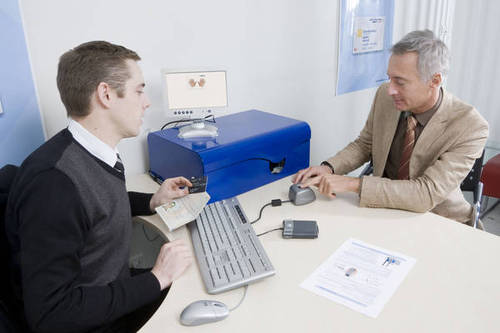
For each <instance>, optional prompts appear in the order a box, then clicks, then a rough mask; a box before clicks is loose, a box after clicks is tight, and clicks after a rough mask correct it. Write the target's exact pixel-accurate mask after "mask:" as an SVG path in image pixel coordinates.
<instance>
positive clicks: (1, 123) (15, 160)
mask: <svg viewBox="0 0 500 333" xmlns="http://www.w3.org/2000/svg"><path fill="white" fill-rule="evenodd" d="M0 100H1V102H2V106H3V111H4V112H3V113H2V114H0V167H2V166H3V165H5V164H7V163H10V164H16V165H19V164H21V162H22V161H23V160H24V159H25V158H26V157H27V156H28V155H29V154H30V153H31V152H32V151H33V150H35V149H36V148H37V147H38V146H39V145H41V144H42V143H43V142H44V141H45V138H44V134H43V129H42V122H41V118H40V111H39V108H38V103H37V98H36V93H35V86H34V83H33V77H32V74H31V67H30V63H29V58H28V50H27V48H26V40H25V38H24V30H23V25H22V20H21V14H20V11H19V3H18V0H1V1H0Z"/></svg>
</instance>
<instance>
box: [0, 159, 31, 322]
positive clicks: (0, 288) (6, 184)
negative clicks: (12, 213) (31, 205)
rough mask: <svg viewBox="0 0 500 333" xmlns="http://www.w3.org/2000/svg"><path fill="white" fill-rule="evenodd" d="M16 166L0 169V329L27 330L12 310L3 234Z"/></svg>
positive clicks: (5, 245)
mask: <svg viewBox="0 0 500 333" xmlns="http://www.w3.org/2000/svg"><path fill="white" fill-rule="evenodd" d="M17 170H18V167H17V166H14V165H10V164H9V165H6V166H4V167H3V168H1V169H0V265H2V267H6V268H7V271H3V272H2V273H1V274H0V331H1V332H27V331H28V330H27V325H26V323H25V322H24V320H22V319H21V315H20V314H17V313H16V312H15V311H14V310H13V303H14V295H13V294H12V288H11V283H10V267H9V265H10V255H9V246H8V243H7V235H6V234H5V211H6V208H7V199H8V195H9V190H10V187H11V185H12V183H13V181H14V178H15V176H16V174H17Z"/></svg>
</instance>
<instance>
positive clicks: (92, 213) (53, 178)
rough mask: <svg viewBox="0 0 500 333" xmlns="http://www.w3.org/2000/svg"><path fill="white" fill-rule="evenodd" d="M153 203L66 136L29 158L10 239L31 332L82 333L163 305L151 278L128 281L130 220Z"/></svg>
mask: <svg viewBox="0 0 500 333" xmlns="http://www.w3.org/2000/svg"><path fill="white" fill-rule="evenodd" d="M150 198H151V195H150V194H149V195H148V194H140V193H127V191H126V188H125V178H124V176H123V174H121V173H120V172H118V171H117V170H115V169H113V168H112V167H110V166H108V165H107V164H105V163H104V162H102V161H100V160H99V159H97V158H95V157H94V156H93V155H92V154H90V153H89V152H88V151H87V150H85V149H84V148H83V147H82V146H81V145H80V144H78V143H77V142H76V141H75V140H74V139H73V136H72V135H71V133H70V132H69V131H68V130H67V129H65V130H62V131H61V132H59V133H58V134H56V135H55V136H54V137H53V138H51V139H50V140H49V141H47V142H46V143H45V144H43V145H42V146H41V147H40V148H39V149H37V150H36V151H35V152H34V153H33V154H31V155H30V156H29V157H28V158H27V159H26V161H25V162H24V163H23V164H22V166H21V167H20V169H19V172H18V175H17V177H16V179H15V181H14V184H13V185H12V190H11V192H10V194H9V202H8V206H7V214H6V232H7V236H8V239H9V244H10V248H11V252H12V253H11V258H12V262H11V264H12V265H13V267H12V269H11V271H13V272H14V275H13V287H14V291H15V293H16V295H17V297H18V299H19V300H20V303H19V305H20V306H21V307H23V308H24V313H25V316H26V319H27V321H28V323H29V325H30V327H31V328H32V329H33V330H35V331H42V332H83V331H88V330H92V329H94V328H97V327H101V326H103V325H106V324H109V323H111V322H113V321H114V320H116V319H118V318H119V317H121V316H123V315H125V314H127V313H130V312H132V311H134V310H136V309H138V308H139V307H141V306H143V305H145V304H148V303H150V302H152V301H154V300H155V299H156V298H158V297H160V284H159V282H158V280H157V279H156V278H155V276H154V275H153V274H152V273H151V272H147V273H144V274H140V275H137V276H134V277H131V276H130V271H129V267H128V262H129V250H130V237H131V228H132V215H133V214H134V215H136V214H145V213H148V212H149V200H150Z"/></svg>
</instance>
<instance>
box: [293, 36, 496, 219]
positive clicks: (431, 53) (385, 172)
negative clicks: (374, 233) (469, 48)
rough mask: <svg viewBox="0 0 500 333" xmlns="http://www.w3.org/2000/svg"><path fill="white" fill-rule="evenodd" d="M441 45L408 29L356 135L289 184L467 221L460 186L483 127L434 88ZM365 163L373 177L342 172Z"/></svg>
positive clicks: (444, 57)
mask: <svg viewBox="0 0 500 333" xmlns="http://www.w3.org/2000/svg"><path fill="white" fill-rule="evenodd" d="M448 67H449V56H448V49H447V47H446V45H445V44H444V43H443V42H442V41H441V40H439V39H437V38H436V37H435V36H434V34H433V33H432V32H431V31H429V30H425V31H413V32H410V33H409V34H407V35H406V36H405V37H404V38H403V39H402V40H401V41H399V42H398V43H397V44H395V45H394V46H393V48H392V55H391V57H390V60H389V66H388V70H387V75H388V76H389V82H388V83H386V84H383V85H381V86H380V87H379V89H378V91H377V93H376V95H375V99H374V101H373V104H372V108H371V111H370V114H369V116H368V120H367V121H366V124H365V126H364V128H363V130H362V131H361V133H360V135H359V137H358V138H357V139H356V140H355V141H353V142H351V143H350V144H349V145H348V146H347V147H346V148H344V149H343V150H342V151H340V152H339V153H337V154H336V155H335V156H333V157H332V158H330V159H328V160H327V161H324V162H322V163H321V165H320V166H313V167H309V168H307V169H304V170H301V171H299V172H298V173H297V174H296V175H295V177H294V179H293V181H294V182H295V183H301V184H302V186H311V185H315V186H317V187H318V189H319V191H320V192H321V193H323V194H324V195H326V196H329V197H332V198H333V197H335V194H336V193H341V192H356V193H359V195H360V206H362V207H386V208H397V209H404V210H409V211H414V212H426V211H429V210H430V211H432V212H434V213H436V214H439V215H442V216H444V217H448V218H451V219H454V220H456V221H458V222H462V223H469V222H470V221H471V220H472V214H473V209H472V207H471V205H470V204H468V203H467V202H466V201H465V199H464V197H463V195H462V193H461V191H460V183H461V181H462V180H463V179H464V178H465V176H466V175H467V173H468V172H469V171H470V169H471V167H472V165H473V164H474V160H475V159H476V158H478V157H480V156H481V153H482V150H483V148H484V145H485V143H486V139H487V137H488V124H487V122H486V121H485V120H484V119H483V118H482V117H481V115H480V114H479V113H478V112H477V110H476V109H474V108H473V107H472V106H470V105H467V104H465V103H464V102H462V101H460V100H459V99H458V98H456V97H454V96H453V95H452V94H451V93H449V92H448V91H446V90H445V89H443V87H442V86H441V84H442V82H443V78H444V76H445V75H446V74H447V72H448ZM370 159H371V160H372V161H373V177H363V178H361V179H360V178H354V177H348V176H343V175H344V174H346V173H348V172H350V171H352V170H354V169H356V168H358V167H360V166H361V165H363V163H365V162H367V161H369V160H370Z"/></svg>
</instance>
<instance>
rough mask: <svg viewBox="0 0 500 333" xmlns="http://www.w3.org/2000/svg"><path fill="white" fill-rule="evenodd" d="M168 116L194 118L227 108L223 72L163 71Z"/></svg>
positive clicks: (224, 75)
mask: <svg viewBox="0 0 500 333" xmlns="http://www.w3.org/2000/svg"><path fill="white" fill-rule="evenodd" d="M162 75H163V82H164V92H163V94H164V97H165V107H166V111H167V115H168V116H170V117H172V116H174V117H179V116H180V117H186V118H196V117H203V116H206V115H210V114H213V113H214V112H215V111H216V110H221V109H225V108H226V107H227V85H226V71H223V70H214V71H168V70H164V71H162Z"/></svg>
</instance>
